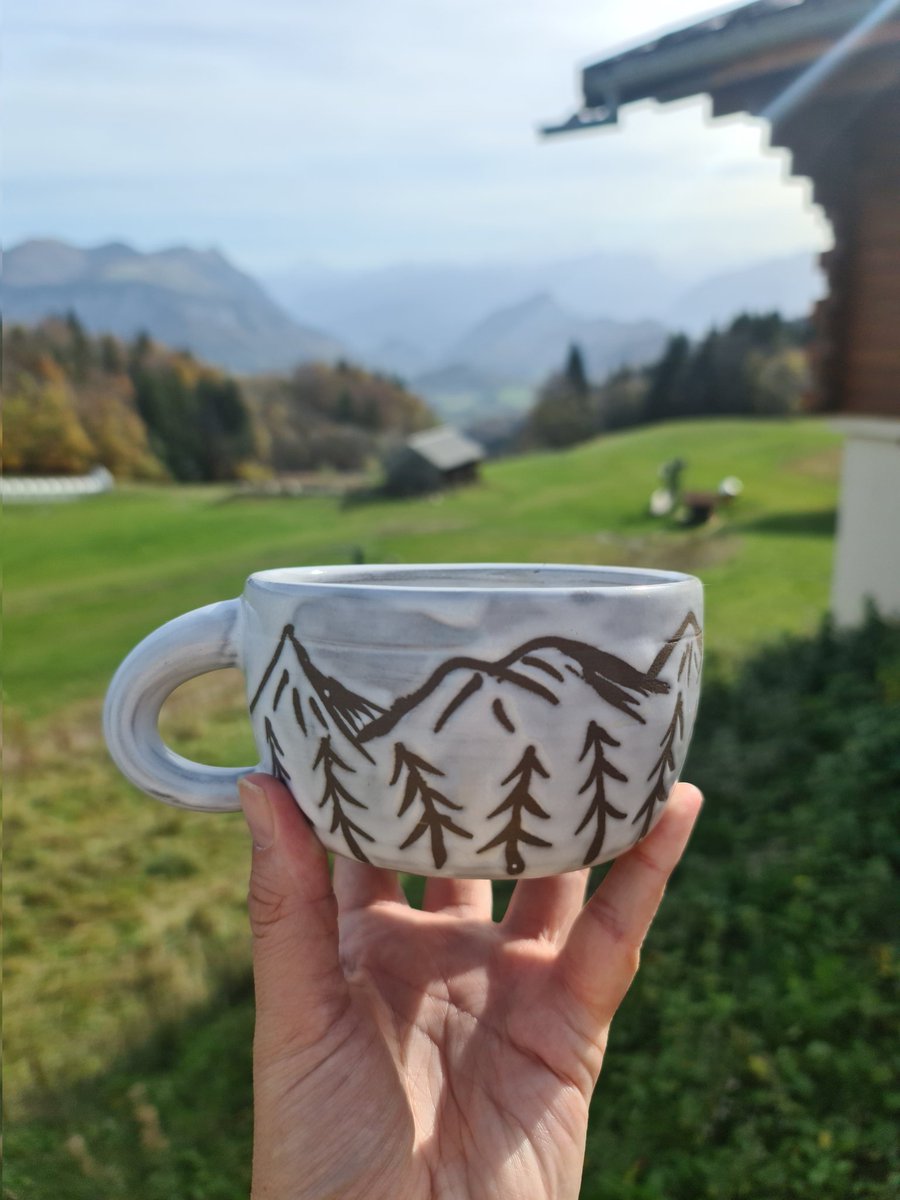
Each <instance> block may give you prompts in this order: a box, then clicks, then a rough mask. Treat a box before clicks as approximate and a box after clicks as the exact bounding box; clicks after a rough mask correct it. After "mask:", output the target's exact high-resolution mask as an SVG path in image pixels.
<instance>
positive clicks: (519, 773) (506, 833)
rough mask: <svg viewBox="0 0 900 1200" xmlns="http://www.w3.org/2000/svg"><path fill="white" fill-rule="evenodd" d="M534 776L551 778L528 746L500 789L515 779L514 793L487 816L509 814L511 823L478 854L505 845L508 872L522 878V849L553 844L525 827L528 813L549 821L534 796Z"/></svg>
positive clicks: (511, 792)
mask: <svg viewBox="0 0 900 1200" xmlns="http://www.w3.org/2000/svg"><path fill="white" fill-rule="evenodd" d="M534 775H541V776H543V778H544V779H549V778H550V776H549V774H548V772H547V771H546V769H545V768H544V766H543V765H542V764H541V761H540V759H539V758H538V756H537V751H536V750H535V748H534V746H532V745H529V746H528V747H527V748H526V749H525V751H524V753H523V754H522V757H521V758H520V759H519V761H518V762H517V763H516V765H515V767H513V769H512V770H511V771H510V773H509V774H508V775H507V776H506V778H505V779H503V780H501V784H500V786H501V787H504V786H505V785H506V784H507V783H513V781H514V780H515V783H514V784H513V788H512V791H510V793H509V795H508V796H506V797H505V799H503V800H502V801H501V802H500V804H498V805H497V807H496V808H495V809H494V810H493V812H490V813H488V818H491V817H498V816H499V815H500V814H501V813H503V812H509V820H508V821H507V823H506V825H504V827H503V829H501V830H500V832H499V833H498V834H497V836H496V837H495V838H492V839H491V840H490V841H489V842H486V843H485V845H483V846H480V847H479V849H478V853H479V854H484V852H485V851H486V850H493V849H494V847H495V846H503V847H504V851H505V854H506V870H507V872H508V874H510V875H521V874H522V872H523V871H524V870H525V860H524V858H523V857H522V852H521V850H520V845H521V844H523V843H524V844H525V845H526V846H543V847H549V846H552V845H553V843H552V842H548V841H545V840H544V838H540V837H538V836H537V835H536V834H534V833H530V832H529V831H528V830H527V829H524V828H523V826H522V822H523V817H524V814H525V813H529V814H530V815H531V816H533V817H538V818H539V819H541V820H544V821H546V820H548V819H549V816H550V814H549V813H547V812H545V811H544V809H543V808H541V806H540V804H538V802H537V800H535V798H534V796H532V795H531V791H530V788H531V781H532V777H533V776H534Z"/></svg>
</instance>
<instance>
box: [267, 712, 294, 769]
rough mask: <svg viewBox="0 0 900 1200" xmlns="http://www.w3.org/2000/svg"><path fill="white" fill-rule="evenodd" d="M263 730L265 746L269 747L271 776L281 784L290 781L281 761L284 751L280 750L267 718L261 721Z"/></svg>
mask: <svg viewBox="0 0 900 1200" xmlns="http://www.w3.org/2000/svg"><path fill="white" fill-rule="evenodd" d="M263 729H264V730H265V735H266V745H267V746H268V747H269V756H270V757H271V759H272V774H273V775H274V776H275V778H276V779H277V780H279V782H281V783H287V781H288V780H289V779H290V777H291V776H290V773H289V772H288V770H287V768H286V767H285V765H284V763H283V762H282V761H281V756H282V754H284V751H283V750H282V748H281V743H280V742H279V740H278V738H277V737H276V735H275V730H274V729H273V728H272V722H271V721H270V720H269V718H268V717H266V719H265V720H264V721H263Z"/></svg>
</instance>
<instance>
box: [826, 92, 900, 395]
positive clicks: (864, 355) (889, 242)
mask: <svg viewBox="0 0 900 1200" xmlns="http://www.w3.org/2000/svg"><path fill="white" fill-rule="evenodd" d="M866 125H867V127H866V130H865V134H864V137H863V139H862V141H863V146H864V155H862V156H861V157H862V161H861V162H860V163H859V174H858V176H857V194H856V198H855V200H856V202H855V204H854V206H853V208H854V214H853V227H852V229H850V230H849V231H848V233H849V234H850V238H851V243H852V252H851V255H850V258H849V262H848V264H847V272H846V278H845V280H844V287H845V288H846V289H847V296H846V305H845V324H844V328H843V329H842V330H841V331H840V332H841V338H842V341H843V343H844V344H843V353H842V358H843V366H844V369H843V381H842V382H843V386H842V388H841V392H842V395H841V396H840V408H841V410H842V411H845V412H851V413H860V414H861V413H868V414H871V415H878V416H896V417H900V88H898V89H897V90H896V91H895V92H894V93H893V94H892V95H889V96H887V97H885V98H884V101H883V102H882V103H879V104H878V105H876V106H874V107H873V109H872V110H871V114H870V119H869V120H868V121H867V123H866ZM860 148H861V149H862V148H863V147H860Z"/></svg>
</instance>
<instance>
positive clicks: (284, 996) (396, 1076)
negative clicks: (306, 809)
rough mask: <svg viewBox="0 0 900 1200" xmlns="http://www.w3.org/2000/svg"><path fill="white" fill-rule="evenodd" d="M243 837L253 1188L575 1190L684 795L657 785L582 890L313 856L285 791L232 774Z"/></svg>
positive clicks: (564, 1193) (346, 1199) (695, 802)
mask: <svg viewBox="0 0 900 1200" xmlns="http://www.w3.org/2000/svg"><path fill="white" fill-rule="evenodd" d="M241 801H242V806H243V808H244V812H245V815H246V817H247V820H248V824H249V825H250V829H251V833H252V834H253V841H254V849H253V864H252V871H251V880H250V894H249V910H250V923H251V927H252V930H253V935H254V937H253V942H254V945H253V962H254V976H255V984H256V1034H255V1038H254V1047H253V1053H254V1112H255V1130H254V1149H253V1192H252V1197H253V1200H325V1198H328V1200H338V1198H340V1200H356V1198H357V1197H358V1198H360V1200H363V1198H365V1200H438V1198H440V1200H461V1198H463V1197H465V1198H466V1200H482V1198H484V1200H487V1198H488V1197H490V1198H492V1200H493V1198H495V1197H498V1196H502V1197H504V1200H570V1198H571V1200H574V1198H575V1197H576V1196H577V1195H578V1190H579V1186H580V1182H581V1174H582V1169H583V1163H584V1146H585V1136H586V1132H587V1120H588V1105H589V1102H590V1098H591V1093H592V1091H593V1089H594V1085H595V1084H596V1082H597V1077H598V1075H599V1073H600V1068H601V1066H602V1064H603V1056H604V1053H605V1050H606V1044H607V1039H608V1035H609V1027H610V1022H611V1021H612V1018H613V1015H614V1014H615V1012H616V1009H617V1008H618V1006H619V1004H620V1003H621V1001H622V999H623V997H624V996H625V993H626V992H627V990H628V987H629V986H630V984H631V982H632V980H633V978H634V976H635V973H636V971H637V968H638V961H639V958H640V947H641V944H642V942H643V940H644V938H645V936H646V934H647V930H648V928H649V926H650V922H651V921H652V919H653V916H654V914H655V912H656V909H657V907H658V905H659V903H660V900H661V899H662V895H663V891H664V889H665V885H666V882H667V880H668V878H669V876H670V875H671V873H672V871H673V870H674V868H675V866H676V865H677V863H678V861H679V859H680V857H681V855H682V852H683V851H684V848H685V846H686V844H687V841H688V838H689V836H690V833H691V829H692V828H693V825H694V822H695V820H696V817H697V814H698V812H699V809H700V805H701V802H702V797H701V796H700V793H699V792H698V791H697V789H696V788H694V787H692V786H691V785H689V784H679V785H678V786H677V787H676V788H675V789H674V791H673V793H672V796H671V797H670V799H669V801H668V804H667V805H666V809H665V812H664V814H663V816H662V818H661V819H660V821H659V823H658V824H657V826H656V828H655V829H654V830H653V831H652V832H651V833H650V835H649V836H648V837H647V838H645V839H644V841H642V842H641V843H640V844H639V845H638V846H636V847H635V848H634V849H633V850H631V851H630V852H629V853H628V854H626V855H624V856H623V857H622V858H620V859H619V860H618V861H617V862H616V863H615V865H614V866H613V868H612V870H611V871H610V872H609V873H608V875H607V876H606V878H605V879H604V881H603V883H602V884H601V886H600V887H599V888H598V889H597V891H596V892H595V893H594V895H593V897H592V898H591V899H590V900H589V901H588V902H587V904H585V903H584V892H585V884H586V881H587V874H588V873H587V871H578V872H573V873H571V874H568V875H560V876H556V877H553V878H548V879H535V880H521V881H520V882H519V883H518V884H517V885H516V889H515V892H514V894H513V898H512V901H511V903H510V905H509V909H508V912H507V915H506V917H505V918H504V920H503V921H502V923H499V924H496V923H494V922H493V921H492V919H491V888H490V884H489V883H488V882H487V881H485V880H449V879H432V880H429V881H428V883H427V885H426V889H425V901H424V911H421V912H420V911H417V910H416V909H413V908H411V907H410V906H409V905H408V904H407V902H406V900H405V899H404V897H403V894H402V892H401V890H400V887H399V885H398V882H397V877H396V875H395V874H394V873H392V872H388V871H384V870H380V869H378V868H375V867H370V866H366V865H365V864H363V863H357V862H351V861H349V860H347V859H343V858H336V859H335V864H334V878H333V881H332V878H331V877H330V874H329V866H328V858H327V855H326V853H325V851H324V850H323V848H322V846H321V845H320V843H319V842H318V841H317V839H316V837H315V835H314V833H313V831H312V829H311V828H310V827H309V825H308V824H307V823H306V821H305V819H304V818H303V817H302V815H301V814H300V811H299V809H298V808H297V806H296V804H295V803H294V801H293V799H292V797H291V796H290V793H289V792H288V791H287V790H286V789H285V788H284V787H282V786H281V785H280V784H278V783H277V782H276V781H275V780H274V779H271V778H269V777H268V776H266V775H258V774H255V775H252V776H249V777H248V779H247V780H246V781H243V782H242V786H241Z"/></svg>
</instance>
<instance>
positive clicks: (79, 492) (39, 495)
mask: <svg viewBox="0 0 900 1200" xmlns="http://www.w3.org/2000/svg"><path fill="white" fill-rule="evenodd" d="M114 487H115V480H114V479H113V477H112V475H111V474H110V472H109V471H107V469H106V467H95V468H94V470H93V471H91V473H90V475H6V476H4V477H3V478H2V479H0V498H2V500H3V503H4V504H42V503H45V502H47V501H54V500H75V499H77V498H78V497H79V496H96V495H99V493H100V492H111V491H112V489H113V488H114Z"/></svg>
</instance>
